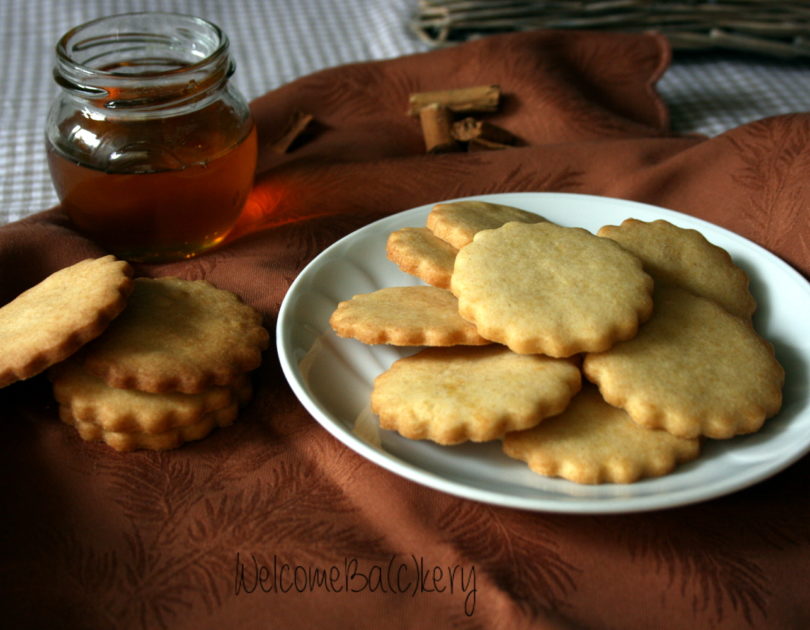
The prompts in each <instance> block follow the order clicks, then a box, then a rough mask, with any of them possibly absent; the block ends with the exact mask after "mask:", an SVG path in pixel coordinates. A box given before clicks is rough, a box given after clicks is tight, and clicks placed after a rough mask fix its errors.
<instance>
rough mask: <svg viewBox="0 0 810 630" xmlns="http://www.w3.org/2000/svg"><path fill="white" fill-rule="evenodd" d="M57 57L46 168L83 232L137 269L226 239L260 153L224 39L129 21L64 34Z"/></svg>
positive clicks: (163, 19)
mask: <svg viewBox="0 0 810 630" xmlns="http://www.w3.org/2000/svg"><path fill="white" fill-rule="evenodd" d="M56 53H57V55H56V59H57V63H56V67H55V69H54V76H55V78H56V80H57V83H59V85H60V87H61V88H62V91H61V92H60V94H59V95H58V96H57V99H56V100H55V101H54V103H53V105H52V107H51V110H50V112H49V116H48V123H47V132H46V137H47V153H48V163H49V166H50V170H51V179H52V181H53V184H54V188H55V189H56V192H57V194H58V196H59V199H60V201H61V203H62V207H63V208H64V210H65V211H66V213H67V215H68V216H69V217H70V219H71V221H72V222H73V223H74V225H75V227H76V228H77V229H78V230H79V231H81V232H83V233H84V234H85V235H87V236H88V237H90V238H92V239H94V240H95V241H97V242H98V243H99V244H100V245H101V246H103V247H105V248H106V249H108V250H109V251H110V252H112V253H114V254H117V255H118V256H120V257H121V258H125V259H127V260H132V261H140V262H161V261H169V260H177V259H182V258H188V257H191V256H194V255H197V254H200V253H202V252H204V251H206V250H208V249H210V248H211V247H213V246H215V245H216V244H218V243H220V242H221V241H222V240H223V239H224V238H225V237H226V236H227V234H228V232H229V231H230V230H231V228H232V227H233V225H234V223H235V222H236V220H237V218H238V216H239V214H240V212H241V210H242V207H243V206H244V204H245V201H246V200H247V197H248V194H249V192H250V188H251V184H252V182H253V174H254V170H255V167H256V152H257V143H256V130H255V127H254V125H253V122H252V119H251V116H250V110H249V108H248V106H247V103H246V102H245V100H244V99H243V98H242V97H241V95H239V93H238V92H237V91H236V90H235V89H234V88H233V86H231V85H230V83H229V78H230V76H231V74H232V73H233V70H234V65H233V63H232V61H231V59H230V56H229V54H228V39H227V37H226V36H225V34H224V33H223V32H222V31H221V30H220V29H219V28H218V27H217V26H216V25H214V24H212V23H210V22H207V21H206V20H202V19H200V18H196V17H193V16H183V15H177V14H161V13H132V14H124V15H120V16H110V17H105V18H100V19H98V20H94V21H92V22H88V23H86V24H83V25H80V26H78V27H76V28H74V29H72V30H70V31H68V33H66V34H65V35H64V36H63V37H62V39H60V41H59V43H58V44H57V48H56Z"/></svg>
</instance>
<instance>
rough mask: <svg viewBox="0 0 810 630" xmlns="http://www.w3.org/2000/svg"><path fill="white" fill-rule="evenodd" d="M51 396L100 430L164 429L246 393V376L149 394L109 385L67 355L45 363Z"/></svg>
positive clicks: (186, 422) (242, 397) (239, 399)
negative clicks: (231, 382)
mask: <svg viewBox="0 0 810 630" xmlns="http://www.w3.org/2000/svg"><path fill="white" fill-rule="evenodd" d="M50 378H51V381H52V383H53V392H54V397H55V398H56V400H57V402H58V403H59V404H60V405H61V406H62V407H63V408H65V409H69V410H70V413H71V415H72V416H73V417H74V418H75V419H77V420H79V421H81V422H92V423H94V424H96V425H98V426H99V427H100V428H101V429H102V430H104V431H111V432H130V433H131V432H137V433H164V432H166V431H169V430H171V429H176V428H179V427H184V426H188V425H190V424H195V423H197V422H199V421H200V420H202V418H203V416H204V415H205V414H207V413H210V412H212V411H217V410H219V409H223V408H224V407H228V406H230V405H232V404H234V403H242V402H244V401H246V400H247V399H248V398H249V397H250V387H251V386H250V379H249V377H248V376H247V375H242V376H240V377H239V379H238V380H237V381H236V383H235V384H234V385H232V386H229V387H222V386H220V387H217V386H214V387H211V388H209V389H207V390H204V391H202V392H200V393H198V394H183V393H179V392H168V393H164V394H152V393H147V392H141V391H138V390H134V389H119V388H116V387H110V386H109V385H107V384H106V383H105V382H104V381H103V380H102V379H100V378H98V377H96V376H94V375H93V374H91V373H90V372H88V371H87V370H85V369H84V368H82V367H81V366H80V365H79V364H78V363H76V362H75V361H72V360H68V361H64V362H62V363H60V364H59V365H56V366H54V367H53V368H51V371H50Z"/></svg>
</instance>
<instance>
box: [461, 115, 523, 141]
mask: <svg viewBox="0 0 810 630" xmlns="http://www.w3.org/2000/svg"><path fill="white" fill-rule="evenodd" d="M450 133H451V134H452V135H453V138H455V139H456V140H458V141H459V142H471V141H482V142H483V143H484V144H486V143H496V144H499V145H509V144H515V143H516V142H517V137H516V136H514V135H513V134H512V133H510V132H508V131H507V130H506V129H503V128H502V127H498V126H497V125H494V124H492V123H490V122H487V121H484V120H478V119H476V118H473V117H471V116H468V117H467V118H464V119H462V120H458V121H456V122H454V123H453V128H452V129H451V130H450Z"/></svg>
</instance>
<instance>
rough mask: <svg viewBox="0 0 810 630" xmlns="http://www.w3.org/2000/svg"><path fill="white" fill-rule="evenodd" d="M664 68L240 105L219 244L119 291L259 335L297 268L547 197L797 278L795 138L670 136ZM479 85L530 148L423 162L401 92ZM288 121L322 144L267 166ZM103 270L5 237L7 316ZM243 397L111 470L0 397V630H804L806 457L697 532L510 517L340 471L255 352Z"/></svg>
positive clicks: (650, 63)
mask: <svg viewBox="0 0 810 630" xmlns="http://www.w3.org/2000/svg"><path fill="white" fill-rule="evenodd" d="M668 62H669V51H668V48H667V46H666V43H665V42H664V40H663V39H661V38H659V37H656V36H654V35H643V36H636V35H632V36H630V35H627V36H625V35H610V34H590V33H573V32H570V33H564V34H563V33H524V34H516V35H508V36H496V37H491V38H486V39H483V40H480V41H477V42H473V43H470V44H465V45H462V46H459V47H455V48H450V49H445V50H441V51H436V52H431V53H427V54H424V55H418V56H413V57H406V58H401V59H396V60H391V61H386V62H382V63H371V64H360V65H352V66H347V67H340V68H335V69H330V70H327V71H324V72H321V73H318V74H315V75H312V76H309V77H306V78H303V79H301V80H298V81H296V82H294V83H292V84H290V85H287V86H284V87H282V88H280V89H277V90H274V91H272V92H269V93H267V94H266V95H265V96H264V97H262V98H260V99H258V100H257V101H256V102H255V103H254V104H253V109H254V112H255V115H256V118H257V121H258V126H259V131H260V139H261V142H262V143H263V147H264V150H263V151H262V155H261V159H260V162H261V163H260V168H259V176H258V178H257V184H256V189H255V191H254V194H253V195H252V198H251V200H250V202H249V205H248V208H247V209H246V211H245V215H244V217H243V221H242V223H241V225H240V227H239V230H238V233H237V235H236V237H235V238H234V239H233V240H232V241H231V243H230V244H229V245H227V246H226V247H224V248H222V249H221V250H219V251H217V252H215V253H211V254H208V255H205V256H201V257H199V258H198V259H196V260H192V261H189V262H183V263H177V264H170V265H162V266H143V267H141V268H139V272H140V273H142V274H146V275H167V274H172V275H179V276H182V277H185V278H206V279H208V280H209V281H211V282H213V283H214V284H216V285H217V286H220V287H222V288H226V289H230V290H232V291H234V292H236V293H238V294H239V295H240V296H241V297H242V298H243V299H245V300H246V301H247V302H249V303H250V304H252V305H254V306H255V307H257V308H258V309H260V310H261V311H262V312H263V313H264V315H265V318H266V324H267V326H268V328H270V329H272V328H273V326H274V323H275V318H276V315H277V312H278V308H279V304H280V303H281V300H282V298H283V297H284V294H285V291H286V290H287V288H288V287H289V285H290V283H291V282H292V280H293V279H294V278H295V277H296V275H297V273H298V272H299V271H300V270H301V268H302V267H303V265H304V264H306V263H307V262H308V261H309V260H310V259H312V258H313V257H314V256H315V255H316V254H317V253H318V252H319V251H321V250H322V249H323V248H324V247H325V246H327V245H328V244H330V243H332V242H333V241H335V240H336V239H337V238H338V237H340V236H343V235H345V234H347V233H348V232H350V231H351V230H353V229H355V228H357V227H360V226H361V225H363V224H366V223H368V222H369V221H371V220H373V219H376V218H379V217H382V216H385V215H388V214H391V213H394V212H397V211H400V210H404V209H407V208H410V207H413V206H417V205H422V204H426V203H430V202H434V201H438V200H441V199H449V198H453V197H458V196H462V195H471V194H482V193H492V192H512V191H567V192H580V193H592V194H599V195H607V196H613V197H621V198H626V199H633V200H638V201H645V202H649V203H653V204H657V205H660V206H664V207H667V208H671V209H674V210H679V211H681V212H685V213H689V214H692V215H696V216H699V217H702V218H704V219H708V220H709V221H713V222H715V223H717V224H719V225H722V226H725V227H727V228H729V229H731V230H733V231H735V232H737V233H739V234H741V235H743V236H745V237H747V238H749V239H752V240H754V241H756V242H758V243H760V244H761V245H763V246H764V247H766V248H768V249H769V250H771V251H772V252H774V253H775V254H777V255H779V256H781V257H782V258H783V259H785V260H786V261H788V262H789V263H790V264H792V265H793V266H794V267H795V268H797V269H799V270H800V271H801V272H802V273H803V274H805V275H807V274H808V272H810V229H809V228H808V207H810V116H808V115H806V114H796V115H791V116H781V117H776V118H771V119H768V120H762V121H758V122H754V123H751V124H748V125H745V126H743V127H740V128H738V129H735V130H733V131H730V132H728V133H726V134H724V135H722V136H719V137H717V138H712V139H707V138H702V137H676V136H673V135H672V134H670V133H669V132H668V130H667V110H666V107H665V105H664V104H663V103H662V102H661V100H660V99H659V98H658V97H657V95H656V93H655V91H654V83H655V81H656V80H657V79H658V78H659V77H660V76H661V74H662V73H663V72H665V70H666V67H667V64H668ZM484 83H497V84H500V85H501V87H502V89H503V91H504V93H505V100H504V104H503V107H502V110H501V111H500V112H499V113H497V114H495V115H493V116H492V118H491V120H492V121H493V122H496V123H497V124H500V125H502V126H503V127H505V128H507V129H509V130H511V131H513V132H514V133H516V134H517V135H519V136H520V137H521V139H522V141H523V144H522V146H520V147H516V148H510V149H507V150H503V151H493V152H477V153H464V154H461V153H459V154H447V155H425V154H424V151H423V147H422V141H421V136H420V131H419V125H418V123H417V122H416V121H415V120H413V119H410V118H408V117H407V116H405V114H404V110H405V106H406V102H407V96H408V94H409V93H410V92H414V91H423V90H429V89H440V88H449V87H466V86H470V85H478V84H484ZM295 110H303V111H307V112H311V113H312V114H314V115H315V117H316V120H317V125H316V126H315V127H314V128H313V129H312V131H311V133H310V137H308V138H305V139H303V141H302V142H301V143H300V144H299V146H297V147H294V150H292V151H291V152H289V153H288V154H285V155H278V154H274V153H272V152H271V151H269V150H268V149H267V147H268V146H269V143H270V142H271V141H272V140H273V139H274V137H275V135H276V134H277V133H278V130H279V129H280V128H281V127H282V126H283V125H284V124H285V123H286V122H287V120H288V119H289V117H290V116H291V114H292V113H293V112H294V111H295ZM100 253H102V250H100V249H99V248H98V247H96V246H95V245H94V244H92V243H90V242H89V241H87V240H86V239H84V238H83V237H82V236H80V235H78V234H76V233H74V232H73V231H72V230H71V228H70V225H69V223H68V222H67V221H66V219H65V218H64V217H63V215H62V214H61V213H60V211H59V210H58V209H56V210H51V211H47V212H43V213H40V214H38V215H35V216H33V217H31V218H29V219H27V220H24V221H22V222H19V223H16V224H11V225H8V226H5V227H3V228H2V229H0V270H2V271H1V272H0V273H1V274H2V275H0V303H4V302H6V301H8V300H10V299H11V298H13V297H14V296H15V295H16V294H17V293H19V292H20V291H22V290H23V289H25V288H26V287H27V286H30V285H31V284H33V283H34V282H36V281H38V280H40V279H41V278H43V277H44V276H45V275H47V274H48V273H50V272H52V271H54V270H55V269H57V268H59V267H62V266H64V265H67V264H69V263H72V262H74V261H77V260H79V259H81V258H83V257H86V256H88V255H96V254H100ZM0 351H2V349H0ZM803 377H804V378H805V379H806V374H804V375H803ZM256 380H257V385H258V391H257V395H256V397H255V399H254V401H253V402H252V403H251V405H250V406H249V407H248V409H247V410H246V412H245V413H244V415H243V417H242V418H241V419H240V421H239V422H238V423H237V424H235V425H234V426H232V427H230V428H227V429H223V430H220V431H218V432H216V433H215V434H212V435H211V436H209V437H208V438H207V439H205V440H203V441H201V442H199V443H195V444H190V445H186V446H184V447H182V448H180V449H178V450H176V451H171V452H163V453H152V452H137V453H131V454H125V455H122V454H117V453H115V452H113V451H112V450H110V449H109V448H107V447H105V446H103V445H100V444H88V443H84V442H82V441H81V440H80V439H79V438H78V437H77V435H76V434H75V432H74V431H73V429H71V428H70V427H68V426H66V425H64V424H62V423H60V422H59V420H58V419H57V416H56V408H55V403H54V402H53V399H52V397H51V393H50V388H49V385H48V383H47V381H46V379H44V378H43V377H37V378H34V379H31V380H30V381H27V382H24V383H17V384H15V385H13V386H11V387H8V388H6V389H4V390H2V391H0V420H1V422H0V448H2V451H3V453H2V458H0V462H2V464H0V465H1V466H2V490H1V492H2V494H1V495H0V498H1V499H2V503H3V505H4V508H5V509H4V510H3V516H2V517H0V548H1V549H2V556H1V557H2V575H3V583H2V588H0V601H2V604H1V607H0V615H1V616H0V619H2V620H3V621H2V623H3V625H4V626H5V627H14V628H83V629H97V628H98V629H100V628H172V629H175V628H176V629H181V628H194V629H200V628H257V629H258V628H262V629H266V628H434V627H435V628H451V627H459V628H481V629H483V628H487V629H492V628H494V629H498V628H504V629H506V628H509V629H517V628H617V629H618V628H621V629H622V630H630V629H634V628H639V629H647V628H656V629H662V630H663V629H669V628H717V629H731V628H745V629H753V628H756V629H761V628H773V629H780V630H781V629H790V628H796V629H798V628H806V627H810V602H809V601H808V595H810V499H809V498H808V473H810V462H808V459H807V458H805V459H803V460H801V461H799V462H798V463H797V464H794V465H793V466H792V467H790V468H789V469H788V470H786V471H784V472H782V473H781V474H779V475H777V476H776V477H774V478H772V479H770V480H768V481H766V482H764V483H761V484H758V485H756V486H755V487H752V488H750V489H747V490H744V491H741V492H737V493H735V494H733V495H730V496H727V497H724V498H721V499H717V500H713V501H709V502H706V503H703V504H699V505H694V506H690V507H684V508H679V509H671V510H666V511H660V512H651V513H641V514H630V515H612V516H574V515H562V514H544V513H533V512H524V511H520V510H514V509H505V508H496V507H491V506H488V505H484V504H479V503H475V502H472V501H468V500H463V499H459V498H455V497H452V496H448V495H445V494H443V493H440V492H436V491H433V490H429V489H426V488H424V487H421V486H418V485H416V484H414V483H411V482H409V481H406V480H404V479H401V478H399V477H397V476H396V475H393V474H391V473H389V472H387V471H385V470H382V469H380V468H379V467H377V466H375V465H374V464H372V463H370V462H368V461H366V460H364V459H362V458H361V457H359V456H357V455H355V454H354V453H353V452H351V451H349V450H348V449H347V448H345V447H344V446H343V445H342V444H340V443H339V442H338V441H336V440H335V439H334V438H332V437H331V436H330V435H329V434H328V433H327V432H326V431H325V430H324V429H322V428H321V427H320V426H319V425H318V424H317V423H316V422H315V421H314V420H313V419H312V418H311V417H310V416H309V415H308V414H307V413H306V411H305V410H304V409H303V407H302V406H301V405H300V404H299V403H298V401H297V400H296V399H295V397H294V396H293V394H292V392H291V391H290V389H289V388H288V386H287V385H286V383H285V381H284V378H283V376H282V374H281V370H280V368H279V365H278V361H277V358H276V354H275V348H271V349H269V350H268V352H267V354H266V358H265V362H264V366H263V367H262V368H261V369H260V370H259V372H258V374H257V379H256ZM315 569H319V570H321V571H322V573H320V577H319V575H318V574H316V573H313V571H314V570H315Z"/></svg>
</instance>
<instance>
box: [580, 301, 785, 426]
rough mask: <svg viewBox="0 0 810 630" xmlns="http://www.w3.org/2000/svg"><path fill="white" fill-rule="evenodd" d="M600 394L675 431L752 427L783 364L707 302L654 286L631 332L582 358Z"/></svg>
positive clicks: (743, 325) (768, 405)
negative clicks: (644, 318) (648, 313)
mask: <svg viewBox="0 0 810 630" xmlns="http://www.w3.org/2000/svg"><path fill="white" fill-rule="evenodd" d="M583 369H584V372H585V374H586V376H587V377H588V379H589V380H591V381H593V382H595V383H597V384H598V386H599V389H600V391H601V392H602V396H603V397H604V398H605V400H606V401H607V402H608V403H610V404H611V405H614V406H616V407H621V408H623V409H624V410H625V411H627V413H628V414H629V415H630V417H631V418H632V419H633V420H634V421H635V422H637V423H639V424H641V425H642V426H645V427H647V428H651V429H665V430H666V431H669V432H670V433H672V434H673V435H677V436H679V437H685V438H692V437H697V436H700V435H703V436H706V437H710V438H730V437H733V436H735V435H738V434H744V433H752V432H754V431H757V430H758V429H759V428H760V427H761V426H762V424H763V422H764V421H765V419H766V418H769V417H770V416H772V415H774V414H775V413H776V412H777V411H778V410H779V408H780V406H781V404H782V385H783V383H784V370H783V369H782V367H781V365H779V363H778V362H777V360H776V358H775V356H774V352H773V348H772V347H771V346H770V344H768V343H767V342H766V341H765V340H764V339H762V338H761V337H760V336H759V335H757V333H756V332H755V331H754V329H753V327H752V326H751V325H750V324H749V323H747V322H745V321H744V320H743V319H741V318H739V317H737V316H735V315H731V314H730V313H729V312H728V311H726V310H725V309H724V308H722V307H721V306H719V305H718V304H717V303H715V302H714V301H712V300H709V299H706V298H702V297H699V296H696V295H694V294H693V293H691V292H689V291H686V290H684V289H680V288H678V287H674V286H668V285H665V286H662V287H658V288H657V289H656V292H655V314H654V315H653V317H652V318H651V319H650V320H649V321H648V322H647V323H646V324H644V326H642V328H641V329H640V330H639V333H638V336H636V337H635V338H634V339H631V340H630V341H626V342H624V343H620V344H617V345H615V346H613V347H612V348H611V349H610V350H608V351H606V352H602V353H598V354H588V355H586V357H585V360H584V364H583Z"/></svg>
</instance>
